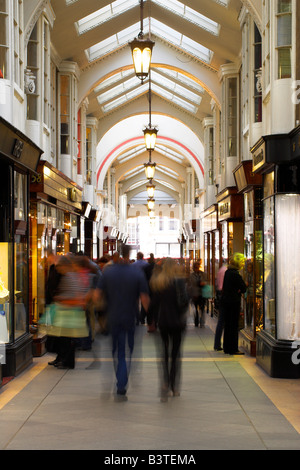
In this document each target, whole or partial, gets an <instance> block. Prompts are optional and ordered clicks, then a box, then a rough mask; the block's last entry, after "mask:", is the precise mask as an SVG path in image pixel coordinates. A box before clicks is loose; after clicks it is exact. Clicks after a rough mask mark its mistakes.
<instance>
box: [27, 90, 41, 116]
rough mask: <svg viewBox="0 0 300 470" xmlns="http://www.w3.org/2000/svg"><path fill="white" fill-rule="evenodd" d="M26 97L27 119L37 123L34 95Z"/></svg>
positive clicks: (35, 98)
mask: <svg viewBox="0 0 300 470" xmlns="http://www.w3.org/2000/svg"><path fill="white" fill-rule="evenodd" d="M26 96H27V119H32V120H34V121H37V116H38V110H37V105H38V100H37V96H36V95H26Z"/></svg>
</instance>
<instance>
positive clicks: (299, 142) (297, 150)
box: [291, 130, 300, 159]
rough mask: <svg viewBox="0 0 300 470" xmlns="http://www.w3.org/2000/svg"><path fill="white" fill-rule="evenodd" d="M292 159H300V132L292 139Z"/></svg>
mask: <svg viewBox="0 0 300 470" xmlns="http://www.w3.org/2000/svg"><path fill="white" fill-rule="evenodd" d="M291 152H292V159H294V158H299V157H300V130H298V132H297V133H296V134H295V135H293V136H292V137H291Z"/></svg>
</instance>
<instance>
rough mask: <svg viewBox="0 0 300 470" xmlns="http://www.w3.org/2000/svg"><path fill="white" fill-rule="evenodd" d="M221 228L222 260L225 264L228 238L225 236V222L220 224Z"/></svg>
mask: <svg viewBox="0 0 300 470" xmlns="http://www.w3.org/2000/svg"><path fill="white" fill-rule="evenodd" d="M221 227H222V259H223V261H224V262H225V263H227V262H228V236H227V222H223V223H222V224H221Z"/></svg>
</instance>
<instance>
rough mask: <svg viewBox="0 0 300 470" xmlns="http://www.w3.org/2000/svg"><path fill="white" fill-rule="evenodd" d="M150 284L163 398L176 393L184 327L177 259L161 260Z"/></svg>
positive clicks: (183, 292) (182, 284)
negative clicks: (155, 312) (155, 311)
mask: <svg viewBox="0 0 300 470" xmlns="http://www.w3.org/2000/svg"><path fill="white" fill-rule="evenodd" d="M150 286H151V289H152V290H153V292H154V293H156V294H157V298H158V302H159V313H158V328H159V332H160V337H161V341H162V348H163V351H162V354H163V357H162V368H163V370H162V384H161V401H166V400H167V397H168V394H169V392H172V393H173V395H174V396H177V395H179V384H180V357H181V344H182V337H183V332H184V330H185V328H186V310H187V307H188V295H187V292H186V284H185V278H184V277H182V276H180V275H179V273H178V266H177V265H176V261H175V260H174V259H171V258H166V259H164V260H163V262H162V265H161V270H160V271H159V272H158V273H157V275H153V276H152V278H151V281H150Z"/></svg>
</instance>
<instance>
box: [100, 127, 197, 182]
mask: <svg viewBox="0 0 300 470" xmlns="http://www.w3.org/2000/svg"><path fill="white" fill-rule="evenodd" d="M142 139H143V140H144V138H143V137H132V138H131V139H128V140H125V141H124V142H122V143H121V144H119V145H117V146H116V147H115V148H114V149H113V150H111V151H110V152H109V154H108V155H106V157H105V158H104V160H103V161H102V163H101V165H100V168H99V170H98V173H97V182H98V180H99V176H100V173H101V171H102V169H103V167H104V165H105V163H106V162H107V160H109V158H110V157H111V155H113V154H114V153H115V152H116V151H117V150H118V149H120V148H121V147H123V146H124V145H126V144H129V143H131V142H133V141H135V140H142ZM159 139H162V140H168V141H169V142H173V143H174V144H176V145H179V146H180V147H182V148H183V149H184V150H185V151H186V152H188V153H189V154H190V155H191V157H192V158H193V159H194V160H195V162H196V163H197V164H198V165H199V167H200V170H201V173H202V175H204V169H203V166H202V164H201V163H200V162H199V160H198V158H197V157H196V155H195V154H194V153H193V152H192V151H191V150H189V149H188V148H187V147H186V146H185V145H183V144H181V143H180V142H178V141H177V140H175V139H172V138H170V137H164V136H159Z"/></svg>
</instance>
